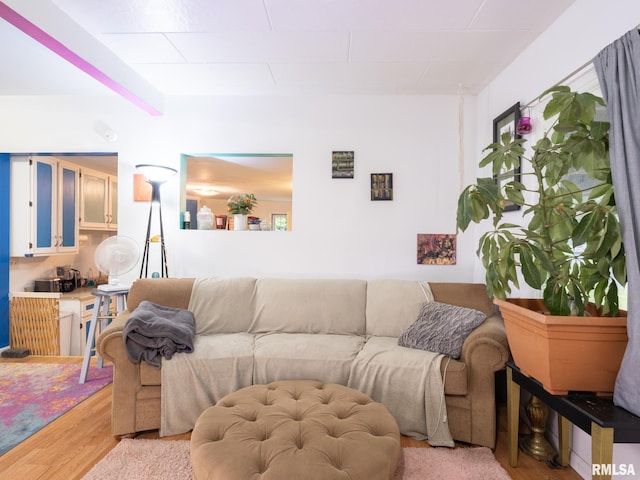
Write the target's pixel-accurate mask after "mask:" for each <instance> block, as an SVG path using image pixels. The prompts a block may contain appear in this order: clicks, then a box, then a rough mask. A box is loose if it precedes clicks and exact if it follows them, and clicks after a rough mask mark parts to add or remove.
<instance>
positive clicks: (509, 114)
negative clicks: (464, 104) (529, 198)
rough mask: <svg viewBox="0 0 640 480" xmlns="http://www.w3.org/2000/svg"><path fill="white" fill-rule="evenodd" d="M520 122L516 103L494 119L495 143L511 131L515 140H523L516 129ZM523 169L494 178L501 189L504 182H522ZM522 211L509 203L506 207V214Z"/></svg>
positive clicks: (518, 103) (517, 206)
mask: <svg viewBox="0 0 640 480" xmlns="http://www.w3.org/2000/svg"><path fill="white" fill-rule="evenodd" d="M519 120H520V102H517V103H515V104H514V105H513V106H511V107H510V108H508V109H507V110H505V111H504V112H502V113H501V114H500V115H498V116H497V117H496V118H494V119H493V143H499V142H500V137H501V136H502V134H503V133H505V132H508V131H510V132H511V134H512V136H513V137H514V138H515V139H518V138H522V136H521V135H518V134H517V133H516V127H517V125H518V121H519ZM521 172H522V170H521V167H520V166H518V168H516V169H513V170H510V171H508V172H501V173H500V174H499V175H494V176H493V178H494V180H495V181H496V183H497V184H498V187H500V185H501V183H503V182H510V181H512V180H515V181H516V182H519V181H520V174H521ZM515 210H520V205H516V204H515V203H512V202H509V201H507V203H506V204H505V206H504V211H505V212H510V211H515Z"/></svg>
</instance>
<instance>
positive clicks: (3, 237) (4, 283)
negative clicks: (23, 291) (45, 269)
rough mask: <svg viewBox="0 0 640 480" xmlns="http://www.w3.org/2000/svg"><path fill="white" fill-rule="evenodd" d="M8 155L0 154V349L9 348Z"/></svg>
mask: <svg viewBox="0 0 640 480" xmlns="http://www.w3.org/2000/svg"><path fill="white" fill-rule="evenodd" d="M10 172H11V171H10V163H9V154H8V153H0V348H2V347H7V346H9V215H10V213H11V210H10V205H9V202H10V193H9V188H10V181H9V177H10Z"/></svg>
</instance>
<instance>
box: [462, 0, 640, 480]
mask: <svg viewBox="0 0 640 480" xmlns="http://www.w3.org/2000/svg"><path fill="white" fill-rule="evenodd" d="M639 23H640V2H637V0H612V1H609V2H602V1H599V0H577V1H576V2H575V3H574V4H573V6H571V7H570V8H569V9H568V10H567V11H566V12H565V14H564V15H563V16H562V17H561V18H559V19H558V21H556V22H555V23H554V24H553V25H552V26H551V27H550V28H549V29H547V31H545V32H544V33H543V34H542V35H541V36H540V37H538V38H537V39H536V40H535V41H534V42H533V43H532V44H531V45H530V47H529V48H528V49H527V50H526V51H525V52H524V53H523V54H522V55H520V56H519V57H518V58H517V59H516V60H515V61H514V62H513V63H512V64H511V65H510V66H509V67H508V68H506V69H505V70H504V71H503V72H502V73H501V74H500V75H499V76H498V77H496V78H495V79H494V80H493V81H492V82H491V84H490V85H489V86H488V87H487V88H486V89H485V90H484V91H483V92H481V94H480V95H479V96H478V97H477V122H476V124H477V126H478V129H477V134H478V135H477V144H476V151H478V152H479V151H480V150H481V149H482V148H483V147H484V146H486V145H487V144H488V143H490V141H491V135H492V134H491V129H492V119H493V118H494V117H496V116H497V115H499V114H500V113H501V112H503V111H504V110H506V109H507V108H508V107H509V106H511V105H513V104H514V103H515V102H517V101H520V102H521V103H522V104H525V103H528V102H529V101H531V100H532V99H535V98H536V97H537V96H538V95H540V94H541V93H542V92H543V91H544V90H546V89H547V88H549V87H551V86H553V85H555V84H557V83H558V82H560V81H561V80H563V79H564V78H565V77H566V76H567V75H569V74H571V73H572V72H573V71H574V70H576V69H578V68H580V67H581V66H582V65H584V64H586V63H587V62H589V61H590V60H591V59H592V58H593V57H594V56H595V55H596V54H597V53H598V52H599V51H600V50H602V49H603V48H604V47H605V46H607V45H608V44H610V43H611V42H613V41H614V40H616V39H617V38H619V37H620V36H622V35H624V34H625V33H626V32H628V31H629V30H631V29H633V28H636V27H637V26H638V24H639ZM534 128H535V127H534ZM507 215H509V216H511V217H512V220H517V218H518V217H519V216H520V215H521V214H520V213H519V212H514V213H508V214H507ZM507 221H509V219H508V217H507ZM479 234H480V232H479V231H478V229H476V231H475V232H470V233H469V235H468V236H474V237H475V238H477V237H478V235H479ZM475 267H476V268H475V273H474V278H475V280H476V281H483V278H484V271H483V270H482V267H481V265H479V263H478V262H476V263H475ZM516 293H517V292H516ZM520 293H523V294H524V295H526V294H528V293H529V292H522V291H521V292H520ZM516 296H518V295H517V294H516ZM554 424H555V422H554V421H553V420H552V421H551V422H550V425H554ZM554 430H555V428H554ZM573 430H574V431H573V435H574V436H573V453H572V455H571V466H572V467H573V468H574V469H575V470H576V471H577V472H578V473H579V474H580V475H581V476H583V477H584V478H591V451H590V446H591V442H590V439H589V436H588V435H586V434H585V433H584V432H582V431H581V430H579V429H577V428H574V429H573ZM638 459H640V445H617V446H616V447H615V448H614V455H613V461H614V463H618V464H621V463H625V464H629V463H634V462H635V469H636V474H640V461H639V460H638ZM614 478H616V477H614ZM620 478H622V477H620Z"/></svg>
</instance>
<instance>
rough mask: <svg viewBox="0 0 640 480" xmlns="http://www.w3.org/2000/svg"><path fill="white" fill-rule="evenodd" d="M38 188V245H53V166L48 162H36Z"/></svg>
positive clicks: (43, 246) (42, 246)
mask: <svg viewBox="0 0 640 480" xmlns="http://www.w3.org/2000/svg"><path fill="white" fill-rule="evenodd" d="M36 176H37V185H38V190H37V191H36V224H37V233H36V235H37V238H36V247H38V248H47V247H51V246H52V232H51V229H52V225H51V219H52V218H53V202H52V198H53V197H52V195H53V167H52V166H51V165H50V164H48V163H43V162H36Z"/></svg>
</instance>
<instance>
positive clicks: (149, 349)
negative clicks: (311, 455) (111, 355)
mask: <svg viewBox="0 0 640 480" xmlns="http://www.w3.org/2000/svg"><path fill="white" fill-rule="evenodd" d="M122 334H123V337H124V343H125V347H126V349H127V355H128V356H129V359H130V360H131V361H132V362H134V363H140V362H141V361H142V360H144V361H146V362H147V363H149V364H150V365H153V366H154V367H157V368H160V358H159V357H160V356H162V357H164V358H166V359H170V358H171V357H172V356H173V354H174V353H177V352H185V353H191V352H193V338H194V336H195V334H196V321H195V317H194V316H193V313H192V312H190V311H189V310H184V309H182V308H173V307H165V306H163V305H158V304H155V303H152V302H149V301H147V300H144V301H142V302H140V305H138V308H136V309H135V310H134V311H133V312H131V316H130V317H129V319H128V320H127V323H126V324H125V326H124V330H123V333H122Z"/></svg>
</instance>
